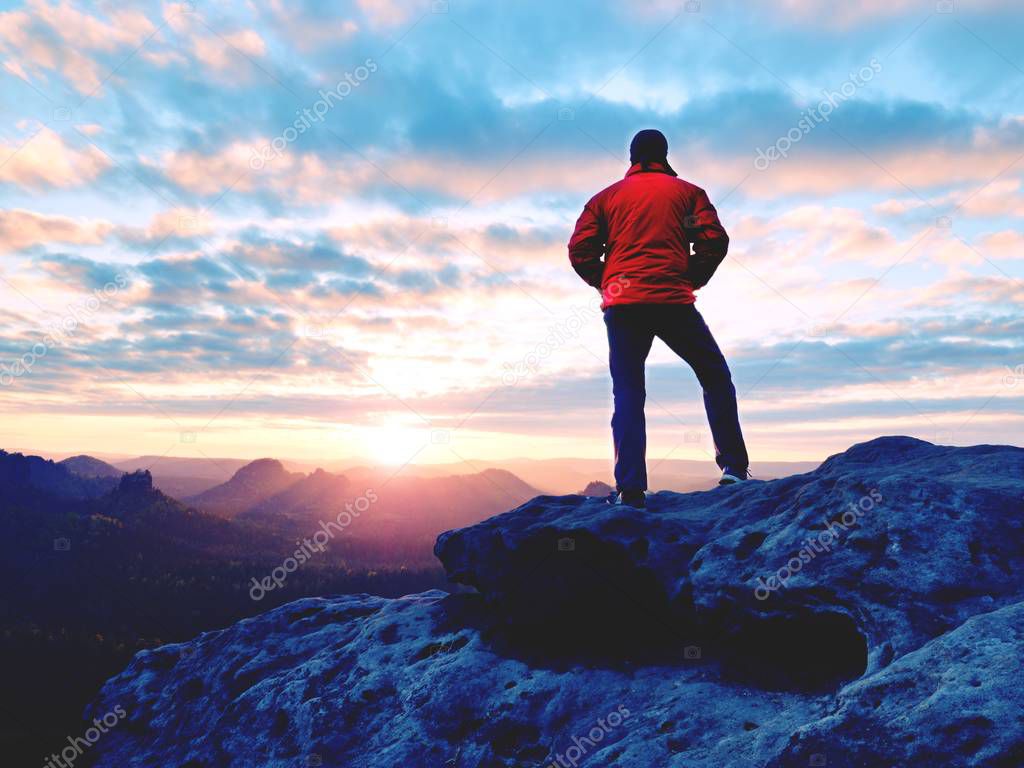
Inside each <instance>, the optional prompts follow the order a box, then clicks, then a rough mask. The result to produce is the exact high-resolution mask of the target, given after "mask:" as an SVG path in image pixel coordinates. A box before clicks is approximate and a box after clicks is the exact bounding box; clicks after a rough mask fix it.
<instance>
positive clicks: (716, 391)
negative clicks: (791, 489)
mask: <svg viewBox="0 0 1024 768" xmlns="http://www.w3.org/2000/svg"><path fill="white" fill-rule="evenodd" d="M629 162H630V168H629V170H628V171H627V172H626V177H625V178H624V179H622V180H621V181H618V182H616V183H615V184H612V185H611V186H610V187H608V188H607V189H605V190H603V191H601V192H599V193H597V194H596V195H595V196H594V197H592V198H591V199H590V202H588V203H587V205H586V207H584V209H583V213H582V214H581V215H580V218H579V221H577V222H576V230H575V231H574V232H573V235H572V239H570V240H569V260H570V262H571V263H572V266H573V268H574V269H575V270H576V272H577V273H578V274H579V275H580V277H582V278H583V279H584V280H585V281H586V282H587V283H589V284H590V285H592V286H594V287H595V288H598V289H599V290H600V291H601V308H602V309H603V310H604V321H605V325H607V327H608V347H609V354H608V361H609V367H610V368H611V374H612V391H613V397H614V401H615V411H614V415H613V416H612V439H613V441H614V443H615V487H616V491H615V493H613V494H612V495H611V496H610V497H609V503H613V504H628V505H630V506H634V507H644V506H645V504H646V502H645V491H646V490H647V466H646V460H645V453H646V450H647V432H646V424H645V422H644V400H645V399H646V391H645V389H644V363H645V362H646V360H647V354H648V353H649V352H650V351H651V344H652V342H653V341H654V337H655V336H657V337H658V338H660V339H661V340H662V341H664V342H665V344H667V345H668V347H669V348H670V349H671V350H672V351H673V352H675V353H676V354H677V355H679V357H681V358H682V359H683V360H685V361H686V362H687V363H688V364H689V365H690V367H691V368H693V371H694V373H696V374H697V380H698V381H699V382H700V385H701V387H702V388H703V390H704V407H705V410H706V411H707V416H708V422H709V423H710V425H711V435H712V437H713V438H714V441H715V460H716V462H717V463H718V466H719V468H720V469H722V470H723V471H722V479H721V481H720V485H729V484H732V483H738V482H740V481H742V480H745V479H747V477H748V476H749V472H748V471H747V468H748V460H747V450H746V447H745V445H744V443H743V434H742V432H741V430H740V423H739V416H738V415H737V412H736V389H735V387H733V384H732V376H731V374H730V373H729V366H728V365H727V364H726V362H725V358H724V357H723V356H722V353H721V351H720V350H719V349H718V344H716V343H715V339H714V337H713V336H712V335H711V331H709V330H708V327H707V325H705V324H704V319H703V318H702V317H701V316H700V313H699V312H698V311H697V308H696V307H695V306H694V301H695V297H694V291H696V290H697V289H698V288H701V287H702V286H704V285H705V284H706V283H707V282H708V280H710V279H711V276H712V275H713V274H714V273H715V270H716V269H717V268H718V265H719V264H721V263H722V260H723V259H724V258H725V254H726V251H727V250H728V247H729V236H728V235H727V234H726V233H725V229H724V228H723V227H722V224H721V222H720V221H719V220H718V213H717V212H716V211H715V207H714V206H713V205H712V204H711V201H710V200H708V196H707V194H706V193H705V192H704V190H703V189H701V188H700V187H695V186H694V185H693V184H690V183H689V182H686V181H683V180H682V179H680V178H678V177H677V174H676V172H675V171H674V170H672V166H670V165H669V164H668V142H667V141H666V139H665V136H664V135H663V134H662V133H661V132H660V131H655V130H645V131H640V132H639V133H638V134H637V135H636V136H635V137H633V141H632V143H631V144H630V145H629ZM691 245H692V246H693V252H692V253H691V252H690V246H691ZM602 256H603V257H604V261H602V260H601V257H602Z"/></svg>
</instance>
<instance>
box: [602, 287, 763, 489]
mask: <svg viewBox="0 0 1024 768" xmlns="http://www.w3.org/2000/svg"><path fill="white" fill-rule="evenodd" d="M604 322H605V325H606V326H608V365H609V367H610V368H611V373H612V391H613V394H614V400H615V413H614V415H613V416H612V439H613V440H614V442H615V485H616V487H617V488H618V490H620V491H646V490H647V463H646V452H647V425H646V423H645V421H644V401H645V400H646V399H647V391H646V388H645V386H644V364H645V363H646V361H647V355H648V353H649V352H650V351H651V344H652V342H653V341H654V337H655V336H657V337H658V338H659V339H661V340H662V341H663V342H665V344H666V345H668V347H669V349H671V350H672V351H673V352H675V353H676V354H677V355H679V357H681V358H682V359H683V360H685V361H686V362H687V363H688V364H689V365H690V367H691V368H692V369H693V372H694V373H695V374H697V380H698V381H699V382H700V385H701V388H703V390H704V409H705V410H706V411H707V415H708V423H709V425H710V426H711V436H712V437H713V438H714V441H715V461H716V462H717V463H718V466H719V467H722V468H725V467H729V468H730V469H732V470H733V471H744V470H746V468H747V449H746V446H745V445H744V444H743V433H742V432H741V431H740V420H739V416H738V414H737V413H736V388H735V387H734V386H733V384H732V375H731V374H730V373H729V366H728V365H727V364H726V362H725V358H724V357H723V356H722V352H721V350H719V348H718V344H717V343H715V339H714V337H713V336H712V335H711V331H710V330H708V327H707V325H706V324H705V323H704V318H703V317H701V315H700V312H698V311H697V308H696V307H695V306H694V305H693V304H621V305H619V306H613V307H609V308H608V309H606V310H605V312H604Z"/></svg>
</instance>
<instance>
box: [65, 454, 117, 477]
mask: <svg viewBox="0 0 1024 768" xmlns="http://www.w3.org/2000/svg"><path fill="white" fill-rule="evenodd" d="M57 463H58V464H60V465H61V466H62V467H67V469H68V470H69V471H70V472H72V473H73V474H75V475H78V476H79V477H116V478H120V477H121V475H123V474H124V470H122V469H118V468H117V467H115V466H114V465H113V464H108V463H107V462H105V461H103V460H101V459H97V458H94V457H92V456H87V455H85V454H80V455H78V456H69V457H68V458H66V459H62V460H61V461H58V462H57Z"/></svg>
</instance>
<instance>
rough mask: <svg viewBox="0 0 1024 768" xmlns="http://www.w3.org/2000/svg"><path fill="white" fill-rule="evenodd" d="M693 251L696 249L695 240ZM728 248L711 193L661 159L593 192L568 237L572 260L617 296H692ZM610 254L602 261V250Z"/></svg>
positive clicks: (662, 300) (606, 303) (633, 300)
mask: <svg viewBox="0 0 1024 768" xmlns="http://www.w3.org/2000/svg"><path fill="white" fill-rule="evenodd" d="M691 244H692V245H693V253H692V254H691V253H690V245H691ZM728 249H729V236H728V235H727V234H726V232H725V229H724V228H723V227H722V223H721V222H720V221H719V220H718V212H717V211H715V207H714V206H713V205H712V204H711V201H710V200H708V196H707V193H706V192H705V191H704V190H703V189H701V188H700V187H695V186H694V185H693V184H690V183H689V182H687V181H683V180H682V179H680V178H677V177H676V176H675V174H674V173H672V172H671V171H670V169H666V168H665V167H664V166H663V165H661V164H660V163H649V164H648V167H647V170H644V169H643V168H642V167H641V165H640V163H637V164H636V165H634V166H632V167H631V168H630V169H629V170H628V171H627V172H626V177H625V178H624V179H622V180H621V181H617V182H615V183H614V184H612V185H611V186H610V187H608V188H607V189H604V190H602V191H601V192H598V193H597V194H596V195H594V196H593V197H592V198H591V199H590V202H588V203H587V204H586V206H585V207H584V208H583V213H582V214H580V218H579V220H578V221H577V222H576V230H575V231H574V232H573V234H572V238H571V239H570V240H569V261H570V262H571V263H572V266H573V269H575V270H576V272H577V273H578V274H579V276H580V277H582V278H583V279H584V280H585V281H586V282H587V283H589V284H590V285H592V286H594V287H595V288H600V289H601V308H602V309H604V308H606V307H610V306H614V305H616V304H643V303H648V304H692V303H693V302H694V301H695V297H694V295H693V292H694V291H695V290H697V289H698V288H700V287H701V286H703V285H705V284H706V283H707V282H708V280H710V279H711V275H712V274H714V272H715V270H716V269H717V268H718V265H719V264H721V263H722V259H724V258H725V254H726V251H727V250H728ZM602 255H603V256H604V257H605V258H604V261H601V256H602Z"/></svg>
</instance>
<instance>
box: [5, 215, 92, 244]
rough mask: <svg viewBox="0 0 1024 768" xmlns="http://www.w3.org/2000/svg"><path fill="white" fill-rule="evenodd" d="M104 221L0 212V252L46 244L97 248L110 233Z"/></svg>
mask: <svg viewBox="0 0 1024 768" xmlns="http://www.w3.org/2000/svg"><path fill="white" fill-rule="evenodd" d="M111 229H112V225H111V224H110V223H109V222H105V221H83V220H80V219H72V218H69V217H67V216H48V215H46V214H41V213H35V212H33V211H26V210H23V209H20V208H15V209H13V210H5V211H0V251H4V252H6V251H17V250H20V249H22V248H27V247H29V246H32V245H43V244H46V243H74V244H79V245H97V244H99V243H102V242H103V240H104V239H105V238H106V236H107V235H108V234H109V233H110V231H111Z"/></svg>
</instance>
